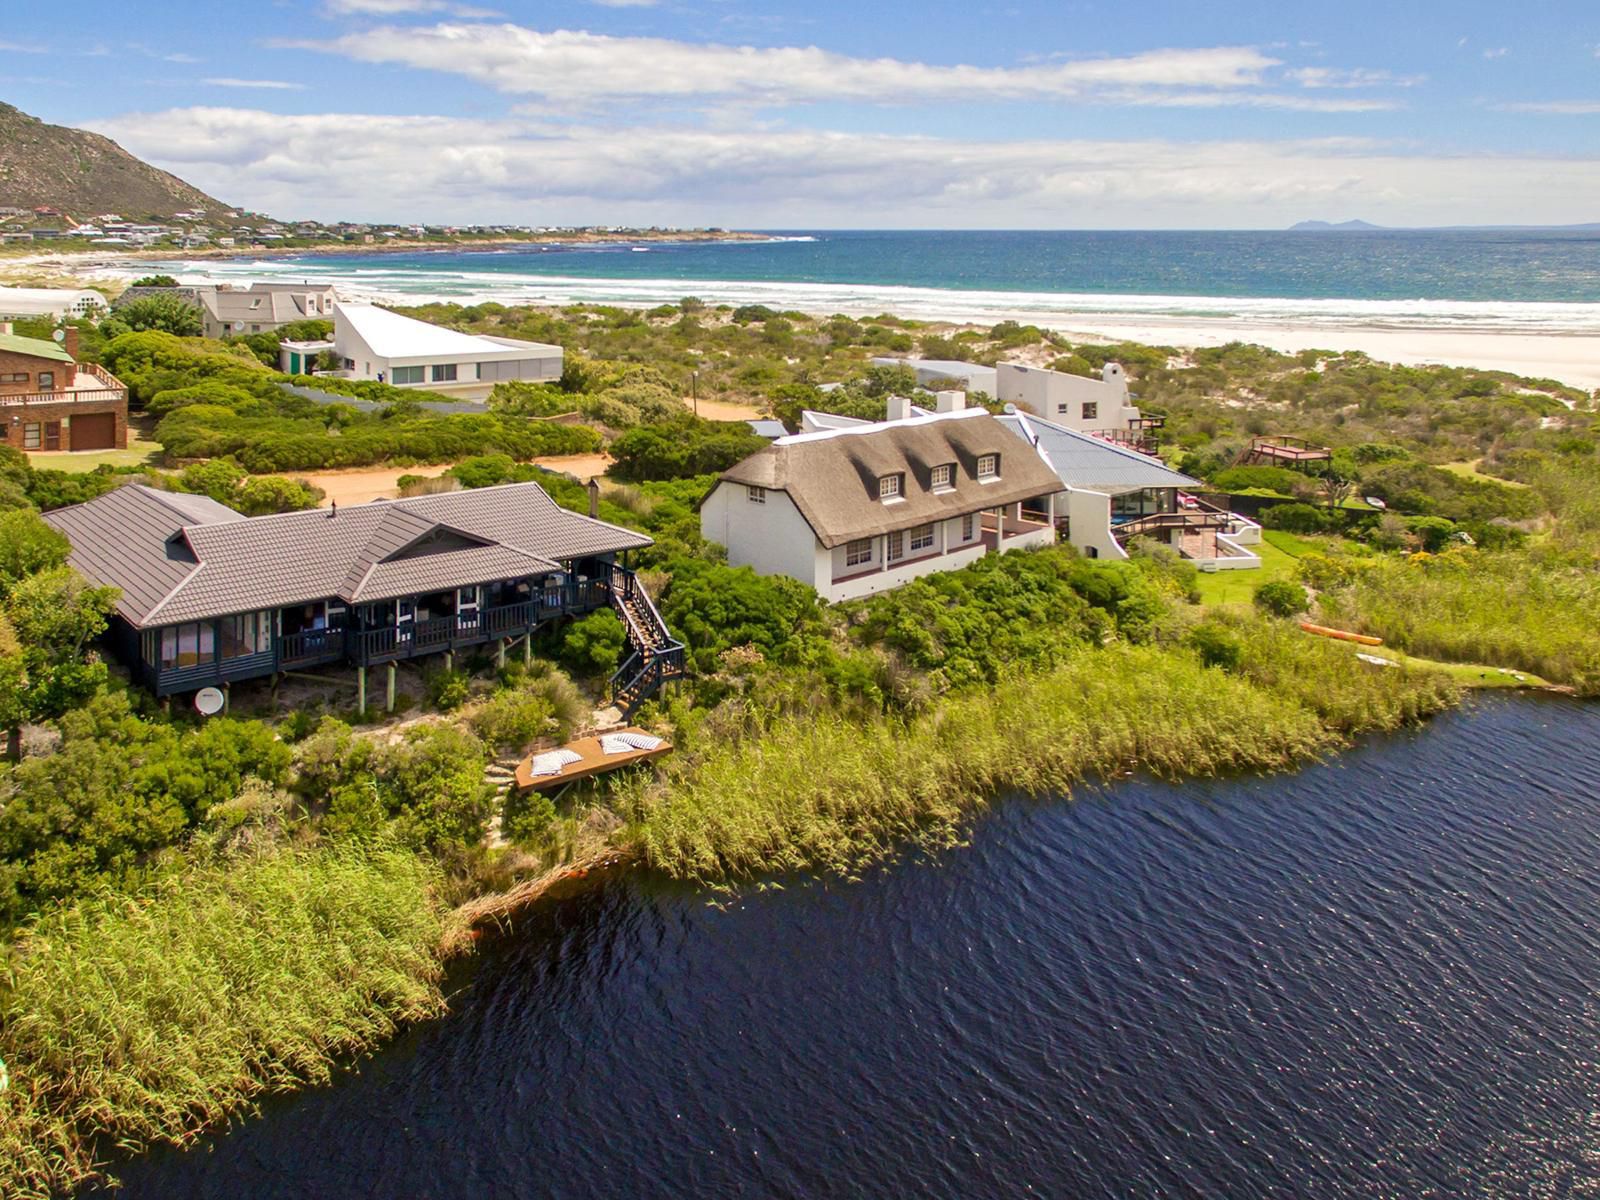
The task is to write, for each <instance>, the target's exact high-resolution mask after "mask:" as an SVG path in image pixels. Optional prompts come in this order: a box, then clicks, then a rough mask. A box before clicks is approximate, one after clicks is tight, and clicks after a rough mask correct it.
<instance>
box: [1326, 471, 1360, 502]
mask: <svg viewBox="0 0 1600 1200" xmlns="http://www.w3.org/2000/svg"><path fill="white" fill-rule="evenodd" d="M1355 486H1356V485H1355V480H1353V479H1345V478H1343V477H1342V476H1339V475H1334V474H1331V473H1330V474H1328V475H1324V476H1323V477H1322V498H1323V499H1324V500H1326V501H1327V502H1328V507H1329V508H1338V507H1339V506H1340V505H1341V504H1343V503H1344V502H1345V500H1346V499H1347V498H1348V497H1349V495H1350V493H1351V492H1352V491H1354V490H1355Z"/></svg>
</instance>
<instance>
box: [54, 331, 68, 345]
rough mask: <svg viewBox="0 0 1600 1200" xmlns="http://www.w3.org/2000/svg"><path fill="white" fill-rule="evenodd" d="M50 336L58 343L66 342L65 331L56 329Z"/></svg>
mask: <svg viewBox="0 0 1600 1200" xmlns="http://www.w3.org/2000/svg"><path fill="white" fill-rule="evenodd" d="M50 336H51V337H53V338H55V340H56V341H58V342H64V341H66V340H67V331H66V330H65V329H58V330H56V331H55V332H54V333H52V334H51V335H50Z"/></svg>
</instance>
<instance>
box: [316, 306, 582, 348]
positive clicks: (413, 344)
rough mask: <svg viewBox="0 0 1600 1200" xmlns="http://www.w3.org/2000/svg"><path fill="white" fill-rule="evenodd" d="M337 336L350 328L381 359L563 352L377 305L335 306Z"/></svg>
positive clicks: (544, 345)
mask: <svg viewBox="0 0 1600 1200" xmlns="http://www.w3.org/2000/svg"><path fill="white" fill-rule="evenodd" d="M333 314H334V322H335V327H336V333H335V337H337V336H338V333H337V327H338V326H339V325H341V324H342V325H346V326H348V327H349V328H350V329H351V330H352V331H354V332H355V334H356V336H357V337H359V338H360V339H361V340H362V341H363V342H365V343H366V344H367V347H368V348H369V349H370V350H371V351H372V353H373V354H375V355H377V356H378V357H379V358H391V359H393V358H456V359H470V358H477V359H492V360H496V361H502V360H506V359H508V358H516V357H523V358H548V357H552V356H554V355H558V354H560V353H561V347H560V346H550V345H546V344H545V343H543V342H524V341H519V340H517V339H515V338H502V337H486V336H479V335H478V334H474V333H461V332H459V331H457V330H454V329H446V328H445V327H444V326H442V325H430V324H429V323H428V322H426V321H418V320H416V319H414V318H412V317H405V316H401V315H400V314H399V313H397V312H390V311H389V310H388V309H386V308H379V307H378V306H377V305H375V304H344V303H335V304H334V306H333Z"/></svg>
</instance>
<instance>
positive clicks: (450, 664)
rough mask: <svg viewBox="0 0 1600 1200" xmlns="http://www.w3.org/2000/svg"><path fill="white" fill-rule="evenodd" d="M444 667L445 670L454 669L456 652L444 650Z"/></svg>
mask: <svg viewBox="0 0 1600 1200" xmlns="http://www.w3.org/2000/svg"><path fill="white" fill-rule="evenodd" d="M444 669H445V670H446V671H454V670H455V669H456V652H455V651H454V650H446V651H445V652H444Z"/></svg>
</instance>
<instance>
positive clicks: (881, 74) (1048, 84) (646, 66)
mask: <svg viewBox="0 0 1600 1200" xmlns="http://www.w3.org/2000/svg"><path fill="white" fill-rule="evenodd" d="M280 44H284V45H292V46H295V47H296V48H302V49H308V50H324V51H330V52H333V53H338V54H343V55H346V56H348V57H350V58H354V59H358V60H360V61H363V62H380V63H399V64H403V65H405V66H410V67H417V68H422V69H426V70H434V71H445V72H449V73H451V74H455V75H461V76H465V77H466V78H469V79H474V80H476V81H478V82H479V83H482V84H485V85H487V86H489V87H492V88H494V89H496V90H497V91H500V92H503V93H506V94H508V95H517V96H536V97H540V98H541V99H542V100H543V101H544V102H546V103H548V104H554V105H558V106H560V107H562V108H567V109H571V108H585V107H594V106H596V105H597V104H600V103H602V102H606V101H621V100H639V99H646V98H651V99H668V100H682V101H687V102H697V101H701V100H704V101H719V102H727V101H736V102H741V103H750V104H759V105H768V106H780V105H789V104H803V103H813V102H825V101H826V102H845V103H849V102H858V103H872V104H902V103H915V102H927V101H951V102H972V101H1006V100H1035V101H1037V100H1050V99H1061V100H1065V99H1076V100H1089V101H1104V102H1107V103H1116V104H1140V103H1148V104H1184V105H1195V104H1202V103H1212V104H1217V105H1235V104H1264V105H1268V106H1272V107H1284V108H1296V109H1302V110H1322V111H1330V112H1347V111H1352V110H1356V109H1364V108H1370V107H1375V105H1372V104H1370V103H1367V102H1360V103H1352V102H1350V101H1347V100H1339V99H1332V98H1327V99H1324V98H1316V99H1308V98H1304V97H1297V98H1294V99H1289V98H1286V97H1279V98H1277V99H1276V100H1273V101H1256V100H1247V99H1243V97H1244V96H1246V95H1247V94H1255V91H1256V89H1261V88H1263V87H1264V86H1266V85H1269V84H1270V83H1271V82H1273V80H1274V78H1275V76H1274V74H1273V72H1274V70H1275V69H1276V68H1278V67H1280V66H1282V63H1281V62H1280V60H1278V59H1276V58H1272V57H1270V56H1269V55H1267V54H1265V53H1263V52H1262V51H1261V50H1259V49H1257V48H1255V47H1252V46H1216V47H1205V48H1199V49H1168V50H1151V51H1146V52H1144V53H1139V54H1131V55H1124V56H1122V57H1117V58H1088V59H1075V60H1071V61H1064V62H1049V63H1042V64H1040V63H1036V64H1030V65H1025V66H1012V67H975V66H965V65H955V66H943V65H936V64H931V63H923V62H915V61H908V60H904V59H894V58H876V59H868V58H856V57H852V56H850V55H846V54H839V53H837V52H835V51H831V50H823V49H821V48H819V47H816V46H780V47H759V46H733V45H719V44H701V43H692V42H683V41H675V40H672V39H668V38H650V37H613V36H609V35H605V34H594V33H587V32H583V31H578V30H555V31H552V32H548V33H547V32H542V31H540V30H535V29H528V28H526V27H524V26H520V25H511V24H498V25H491V24H451V23H444V24H439V25H433V26H428V27H398V26H383V27H379V28H374V29H365V30H359V31H355V32H352V33H348V34H345V35H343V36H341V37H337V38H333V39H329V40H324V41H306V42H287V43H280ZM1260 94H1262V95H1269V94H1270V93H1266V92H1261V93H1260ZM1190 95H1200V96H1206V95H1209V96H1210V97H1211V99H1210V100H1209V101H1200V100H1181V99H1175V98H1178V97H1184V96H1190Z"/></svg>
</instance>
